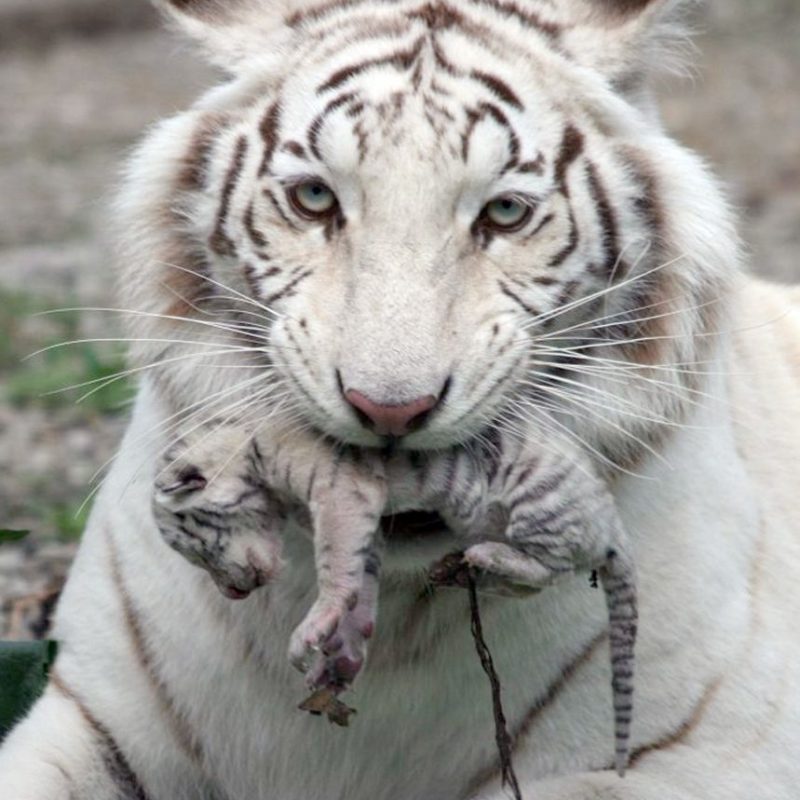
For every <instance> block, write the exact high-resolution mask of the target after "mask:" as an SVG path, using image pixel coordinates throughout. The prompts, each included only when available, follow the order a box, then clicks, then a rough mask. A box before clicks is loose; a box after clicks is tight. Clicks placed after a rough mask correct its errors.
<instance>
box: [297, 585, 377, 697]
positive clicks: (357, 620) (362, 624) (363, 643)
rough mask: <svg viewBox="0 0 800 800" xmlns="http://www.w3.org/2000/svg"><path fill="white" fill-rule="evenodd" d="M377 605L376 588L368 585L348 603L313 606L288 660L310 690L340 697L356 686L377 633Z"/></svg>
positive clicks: (298, 632) (320, 603)
mask: <svg viewBox="0 0 800 800" xmlns="http://www.w3.org/2000/svg"><path fill="white" fill-rule="evenodd" d="M376 601H377V586H375V587H373V586H372V585H371V584H369V585H366V586H364V587H362V590H361V592H360V593H359V594H358V595H353V596H351V597H350V598H348V602H346V603H341V604H336V603H334V604H331V603H326V602H323V601H317V603H315V604H314V606H313V607H312V609H311V611H310V612H309V613H308V615H307V616H306V618H305V619H304V620H303V622H302V623H301V624H300V626H299V627H298V628H297V630H296V631H295V632H294V633H293V634H292V639H291V643H290V645H289V658H290V660H291V662H292V663H293V664H294V665H295V666H296V667H297V668H298V669H299V670H301V671H302V672H305V674H306V683H307V684H308V686H309V687H310V688H312V689H320V688H326V689H330V690H331V691H333V692H335V693H337V694H338V693H339V692H342V691H344V690H345V689H347V688H348V687H349V686H350V685H351V684H352V683H353V681H354V680H355V678H356V676H357V675H358V673H359V672H360V671H361V668H362V667H363V666H364V661H365V659H366V655H367V643H368V641H369V639H370V638H371V637H372V634H373V632H374V629H375V608H376Z"/></svg>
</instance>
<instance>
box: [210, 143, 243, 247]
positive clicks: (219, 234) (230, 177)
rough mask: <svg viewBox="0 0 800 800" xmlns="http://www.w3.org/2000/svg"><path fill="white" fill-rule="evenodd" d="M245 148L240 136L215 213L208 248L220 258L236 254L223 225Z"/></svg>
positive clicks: (239, 172)
mask: <svg viewBox="0 0 800 800" xmlns="http://www.w3.org/2000/svg"><path fill="white" fill-rule="evenodd" d="M247 148H248V142H247V137H246V136H245V135H244V134H242V135H241V136H239V138H238V139H237V140H236V149H235V151H234V154H233V161H232V162H231V165H230V167H228V172H227V174H226V175H225V183H224V184H223V187H222V198H221V199H220V204H219V209H218V211H217V221H216V225H215V226H214V232H213V233H212V234H211V238H210V239H209V246H210V247H211V249H212V250H213V251H214V252H215V253H217V254H218V255H221V256H233V255H235V254H236V247H235V246H234V244H233V241H231V239H230V238H229V237H228V235H227V233H226V232H225V223H226V222H227V218H228V212H229V211H230V205H231V197H232V196H233V192H234V189H235V188H236V184H237V182H238V180H239V176H240V175H241V174H242V169H243V168H244V159H245V156H246V155H247Z"/></svg>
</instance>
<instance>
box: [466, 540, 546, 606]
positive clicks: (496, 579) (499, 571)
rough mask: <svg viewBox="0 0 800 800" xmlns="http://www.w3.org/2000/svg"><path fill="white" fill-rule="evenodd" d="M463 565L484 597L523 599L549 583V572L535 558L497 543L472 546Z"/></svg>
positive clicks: (467, 551)
mask: <svg viewBox="0 0 800 800" xmlns="http://www.w3.org/2000/svg"><path fill="white" fill-rule="evenodd" d="M464 563H465V564H466V566H467V568H468V569H469V570H470V573H471V574H472V575H473V576H474V578H475V582H476V585H477V587H478V589H480V590H481V591H482V592H485V593H487V594H496V595H499V596H502V597H527V596H530V595H532V594H537V593H538V592H540V591H541V590H542V589H543V588H544V587H545V586H548V585H549V584H550V583H552V581H553V573H552V571H551V570H549V569H547V567H545V566H544V565H543V564H541V563H540V562H539V561H537V560H536V558H534V557H533V556H531V555H528V554H527V553H523V552H522V551H520V550H517V549H516V548H514V547H510V546H509V545H507V544H503V543H501V542H482V543H481V544H476V545H473V546H472V547H470V548H469V549H467V550H466V551H465V553H464Z"/></svg>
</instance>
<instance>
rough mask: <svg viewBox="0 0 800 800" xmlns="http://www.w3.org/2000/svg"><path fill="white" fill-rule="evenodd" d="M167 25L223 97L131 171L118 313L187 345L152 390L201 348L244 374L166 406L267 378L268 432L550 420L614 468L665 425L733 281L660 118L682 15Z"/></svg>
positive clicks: (542, 5)
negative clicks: (185, 40) (296, 421)
mask: <svg viewBox="0 0 800 800" xmlns="http://www.w3.org/2000/svg"><path fill="white" fill-rule="evenodd" d="M160 5H161V6H162V7H163V10H164V11H165V12H166V13H167V14H168V15H169V17H170V19H172V20H173V21H174V22H176V23H177V24H178V25H180V26H181V27H182V28H184V29H185V30H186V31H188V33H189V34H190V35H192V36H193V37H194V38H196V39H197V40H198V41H199V42H201V43H202V45H203V46H204V48H205V50H206V51H207V52H208V53H210V54H211V55H212V57H213V58H214V59H215V60H216V61H217V62H218V63H219V64H221V65H222V66H223V67H224V68H225V69H226V70H227V72H228V73H229V75H230V77H229V80H228V81H227V82H225V83H224V84H223V85H222V86H221V87H219V88H217V89H215V90H213V91H212V92H210V93H209V94H208V95H206V96H205V97H204V98H203V99H201V101H200V102H199V103H198V104H197V105H196V106H195V107H194V108H193V109H191V110H190V111H189V112H187V113H185V114H182V115H180V116H178V117H176V118H174V119H172V120H169V121H167V122H166V123H164V124H162V125H161V126H160V127H159V128H158V129H157V130H156V131H155V132H154V133H153V134H151V136H150V138H149V139H148V141H147V142H146V143H145V144H144V146H143V147H142V148H141V149H140V150H139V152H138V154H137V155H136V156H135V157H134V159H133V161H132V165H131V171H130V179H129V181H128V184H127V189H126V190H125V192H124V193H123V198H122V203H121V208H122V215H121V223H120V224H121V227H122V228H123V229H124V238H125V239H126V242H127V250H126V272H125V275H124V279H123V293H124V295H125V296H126V298H127V300H128V303H127V304H128V306H130V307H131V308H132V309H134V310H136V311H137V312H138V313H137V316H136V319H137V320H138V322H139V324H138V326H137V327H136V332H137V335H139V336H140V337H141V338H151V339H160V340H163V339H172V340H178V341H175V343H174V344H172V345H170V346H169V347H168V348H164V347H163V346H158V348H157V347H156V346H155V345H153V344H151V343H142V344H140V345H139V346H138V348H137V349H136V350H135V353H136V357H137V358H138V359H139V360H140V361H141V362H142V364H143V365H146V364H148V363H151V362H153V361H155V360H157V359H161V360H162V361H165V362H168V361H169V360H170V358H174V359H175V361H178V358H177V356H175V355H174V354H175V353H177V352H180V348H181V347H184V348H189V347H191V345H189V344H180V341H184V340H187V339H192V340H194V339H197V338H202V341H203V342H205V343H206V346H210V347H211V348H212V349H213V348H215V347H218V350H216V351H215V358H218V359H222V360H223V361H230V362H231V365H232V364H233V363H239V362H244V363H239V365H240V366H245V365H246V366H247V369H246V370H244V371H243V372H241V373H239V372H237V371H236V370H228V371H225V370H222V369H220V370H217V371H216V372H215V374H214V375H213V376H209V368H208V365H207V363H206V364H203V363H202V362H203V360H204V359H202V358H195V359H194V360H192V359H186V360H185V361H182V362H181V363H180V364H175V365H172V366H169V368H168V369H167V368H163V367H162V368H161V374H163V375H166V376H167V378H166V379H169V377H170V376H171V377H172V379H173V385H174V386H177V387H180V388H182V389H185V388H187V387H192V390H193V391H196V392H198V393H202V392H203V391H206V392H211V389H212V388H213V391H214V392H223V395H224V392H225V390H226V389H225V387H226V386H228V385H233V383H234V382H236V381H239V382H240V383H241V385H244V379H243V377H242V376H247V380H258V375H259V371H261V372H263V373H265V374H266V372H268V373H269V375H270V381H269V385H270V387H271V388H270V392H271V393H270V392H265V391H263V390H262V391H261V393H260V394H258V393H254V394H252V395H251V400H250V401H249V402H250V406H249V407H248V408H249V410H250V411H251V412H252V408H253V405H254V404H255V405H256V406H257V407H258V409H259V413H261V412H263V413H268V410H269V409H270V408H272V407H274V406H275V404H276V403H284V404H288V406H289V407H291V409H292V410H293V412H294V413H295V414H296V415H297V416H298V417H299V418H300V419H302V420H303V421H304V422H305V423H307V424H309V425H313V426H314V427H315V428H316V429H318V430H320V431H322V432H325V433H327V434H329V435H331V436H333V437H334V438H336V439H337V440H339V441H343V442H349V443H354V444H359V445H365V446H380V445H381V444H383V443H385V442H386V441H387V437H391V438H392V439H394V440H397V441H399V442H400V443H401V444H402V446H405V447H408V448H419V449H425V448H434V447H446V446H449V445H451V444H454V443H458V442H463V441H465V440H467V439H469V438H470V437H474V436H477V435H480V433H481V431H482V430H484V429H486V428H487V426H491V425H493V424H505V425H507V426H510V427H513V426H518V427H519V428H520V429H522V428H524V426H525V423H526V421H530V420H537V419H540V418H543V417H546V418H547V419H548V420H550V421H551V423H552V424H554V425H558V426H560V427H568V428H570V429H571V430H573V431H575V432H576V435H582V436H583V437H584V439H585V440H592V441H594V442H595V444H596V446H597V447H598V448H601V449H602V450H603V452H608V453H618V454H619V453H622V452H623V451H626V452H627V450H628V449H631V448H632V449H636V448H635V447H633V445H631V442H630V441H629V439H630V438H631V437H632V438H633V439H634V440H638V441H641V440H642V437H643V433H642V430H643V429H644V428H655V427H657V424H656V421H657V420H660V419H662V418H664V419H666V418H667V417H674V416H675V414H676V413H677V412H678V409H679V408H681V406H682V402H683V400H685V399H686V397H687V394H686V393H687V392H691V391H693V390H692V389H691V388H689V387H688V386H687V383H688V382H689V381H690V378H687V374H689V373H683V372H681V371H680V370H678V369H677V367H675V368H672V369H671V368H670V367H671V365H678V364H692V363H694V362H696V361H697V360H698V357H699V352H700V349H699V348H700V345H698V342H700V341H706V340H707V339H708V336H707V335H708V334H709V333H710V332H712V331H713V330H715V326H716V325H718V320H719V315H718V314H716V313H715V308H716V306H715V304H716V302H717V300H718V299H719V297H720V296H721V295H723V294H724V286H725V284H726V282H727V280H728V276H729V275H730V274H732V272H733V266H734V264H735V262H736V244H735V237H734V235H733V233H732V228H731V225H730V222H729V220H728V218H727V214H726V211H725V206H724V203H722V202H721V200H720V198H719V193H718V191H717V189H716V187H715V186H714V184H713V182H712V181H711V180H710V178H709V177H708V176H707V174H706V172H705V170H704V168H703V167H702V165H701V164H700V163H699V161H698V160H697V159H696V158H695V157H694V156H692V155H691V154H689V153H687V152H686V151H685V150H683V149H682V148H681V147H679V146H678V145H676V144H675V143H674V142H672V141H671V140H670V139H669V138H668V137H667V136H666V135H665V134H664V133H663V132H662V130H661V127H660V125H659V122H658V120H657V117H656V115H655V113H654V111H653V106H652V103H651V102H650V95H649V85H650V74H651V73H652V72H654V71H655V67H656V66H659V67H660V66H663V65H664V64H669V58H670V56H669V54H670V53H671V52H672V49H671V48H670V47H669V45H670V43H671V42H674V40H675V39H676V36H677V31H678V30H679V28H678V26H677V22H676V13H677V11H678V10H679V9H678V5H679V4H678V3H676V2H672V1H671V0H650V2H647V1H646V0H638V1H637V0H625V2H622V0H620V1H619V2H611V0H459V1H458V2H455V0H450V1H449V2H437V0H430V2H426V0H397V1H396V2H386V1H385V0H317V2H306V1H304V0H284V1H283V2H278V1H277V0H250V2H245V0H236V1H234V0H231V2H221V0H220V1H219V2H214V1H213V0H194V1H193V0H181V1H180V2H179V1H178V0H162V1H161V2H160ZM159 315H161V316H159ZM187 332H188V333H192V334H193V335H192V336H188V335H187ZM698 333H701V334H702V336H700V337H698V336H697V335H696V334H698ZM178 334H180V335H178ZM704 337H705V339H704ZM711 338H713V337H711ZM231 340H234V341H240V342H241V341H244V342H246V343H247V344H249V345H250V348H249V350H250V351H252V352H249V354H248V355H247V357H245V356H244V355H243V352H244V348H241V349H239V350H237V349H236V348H235V347H234V346H233V345H232V344H231ZM226 347H230V354H229V355H230V358H228V354H227V353H226V352H225V348H226ZM703 352H705V351H703ZM694 374H695V373H692V375H694ZM647 380H649V381H650V382H651V383H650V384H647V383H645V381H647ZM654 386H657V389H656V390H655V391H654V390H653V387H654ZM244 394H245V395H247V394H248V393H247V392H246V391H245V392H244ZM252 398H255V400H253V399H252ZM278 398H279V399H278ZM190 399H191V398H190ZM187 402H188V401H187ZM245 402H247V401H245ZM645 410H646V411H647V414H645V413H644V411H645ZM632 412H635V413H632ZM648 416H649V417H650V419H651V422H650V423H648V422H647V421H646V419H647V417H648ZM631 431H634V433H633V434H631V433H630V432H631ZM636 431H638V432H636ZM621 459H622V457H621V456H620V460H621Z"/></svg>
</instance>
